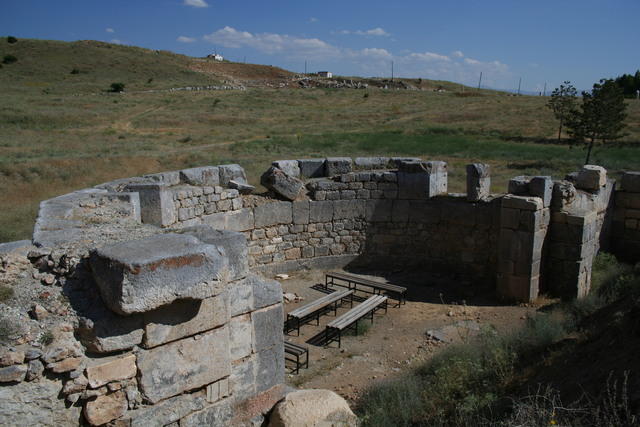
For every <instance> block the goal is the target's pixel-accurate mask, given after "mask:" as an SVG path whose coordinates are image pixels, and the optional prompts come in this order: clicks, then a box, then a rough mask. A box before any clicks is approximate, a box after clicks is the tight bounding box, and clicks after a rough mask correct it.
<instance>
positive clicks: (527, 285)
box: [496, 273, 540, 302]
mask: <svg viewBox="0 0 640 427" xmlns="http://www.w3.org/2000/svg"><path fill="white" fill-rule="evenodd" d="M539 282H540V278H539V276H535V277H521V276H514V275H510V274H505V273H498V280H497V286H496V290H497V292H498V296H499V297H501V298H504V299H506V300H510V301H519V302H533V301H535V299H536V298H537V297H538V291H539Z"/></svg>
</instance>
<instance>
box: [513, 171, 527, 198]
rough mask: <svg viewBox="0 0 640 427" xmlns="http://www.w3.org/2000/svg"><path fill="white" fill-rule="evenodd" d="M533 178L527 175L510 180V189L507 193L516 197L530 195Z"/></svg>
mask: <svg viewBox="0 0 640 427" xmlns="http://www.w3.org/2000/svg"><path fill="white" fill-rule="evenodd" d="M530 181H531V177H529V176H526V175H521V176H516V177H514V178H511V179H510V180H509V188H508V189H507V192H508V193H509V194H515V195H516V196H524V195H528V194H529V182H530Z"/></svg>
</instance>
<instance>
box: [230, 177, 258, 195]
mask: <svg viewBox="0 0 640 427" xmlns="http://www.w3.org/2000/svg"><path fill="white" fill-rule="evenodd" d="M229 188H233V189H236V190H238V191H239V192H240V194H251V193H253V192H254V191H255V189H256V187H254V186H253V185H250V184H247V183H245V182H240V181H236V180H234V179H232V180H230V181H229Z"/></svg>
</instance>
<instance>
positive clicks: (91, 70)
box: [0, 39, 640, 241]
mask: <svg viewBox="0 0 640 427" xmlns="http://www.w3.org/2000/svg"><path fill="white" fill-rule="evenodd" d="M8 53H11V54H13V55H15V56H16V57H17V58H18V61H17V62H15V63H13V64H8V65H3V67H2V68H0V92H1V93H2V94H3V97H2V101H3V102H2V103H0V185H1V186H2V188H3V199H2V200H3V202H2V206H1V207H2V209H0V241H7V240H15V239H19V238H29V237H30V234H31V230H32V226H33V221H34V218H35V215H36V213H37V207H38V203H39V202H40V201H41V200H43V199H47V198H50V197H53V196H56V195H59V194H63V193H65V192H69V191H72V190H74V189H78V188H83V187H87V186H91V185H95V184H97V183H100V182H104V181H107V180H110V179H115V178H120V177H127V176H135V175H139V174H143V173H152V172H157V171H162V170H169V169H173V168H181V167H188V166H195V165H203V164H217V163H221V162H238V163H240V164H241V165H243V166H244V167H245V168H246V169H247V171H248V173H249V176H250V179H251V180H252V181H253V182H254V183H256V182H257V181H258V177H259V174H260V173H261V172H262V171H264V170H266V168H267V167H268V165H269V163H270V162H271V160H274V159H275V158H297V157H302V156H327V155H353V156H355V155H360V154H364V155H376V154H377V155H394V154H398V155H408V154H410V155H419V156H423V157H424V158H427V159H429V158H430V159H434V158H437V159H442V160H447V161H449V165H450V189H451V191H464V165H465V163H467V162H469V161H485V162H488V163H491V164H492V166H493V171H492V179H493V190H494V191H496V192H499V191H502V190H503V189H504V188H505V186H506V181H507V180H508V178H509V177H512V176H515V175H518V174H523V173H534V174H540V173H544V174H553V175H555V176H559V177H561V176H562V175H563V174H564V173H566V172H568V171H572V170H575V169H576V168H577V167H579V166H580V165H581V162H582V160H583V158H584V154H585V152H584V150H583V149H581V148H579V147H574V148H572V147H570V146H569V145H566V144H556V143H555V134H556V132H557V128H556V122H555V120H554V119H553V117H552V115H551V113H550V112H549V111H548V110H547V109H546V108H545V107H544V105H545V103H546V101H547V99H546V98H543V97H528V96H521V97H514V96H508V95H507V94H504V93H500V92H492V91H482V92H480V93H477V92H469V91H468V90H466V91H465V92H464V93H462V92H458V90H459V87H460V86H459V85H455V84H452V83H448V84H445V83H443V82H433V81H428V80H422V82H420V83H421V85H422V86H423V87H424V88H425V89H427V88H429V89H437V88H438V87H439V86H443V88H444V90H445V91H444V92H434V91H432V90H424V91H404V90H378V89H369V90H367V91H363V90H351V89H345V90H339V89H304V90H303V89H293V88H283V89H272V88H268V87H262V88H259V87H258V88H250V89H248V90H246V91H202V92H162V91H160V92H153V93H144V92H135V91H133V92H132V91H127V92H125V93H124V94H114V93H108V92H106V89H108V87H109V85H110V84H111V83H112V82H116V81H120V82H123V83H125V84H126V85H127V89H140V90H144V89H149V88H155V89H160V88H169V87H175V86H195V85H206V84H215V83H217V82H219V81H224V80H228V79H233V80H236V81H247V80H251V81H260V80H267V81H279V80H280V81H281V80H284V79H290V74H288V72H286V71H285V70H281V69H278V68H276V67H269V66H260V65H252V64H246V65H245V64H237V63H235V64H233V63H230V64H227V63H223V64H214V63H207V62H204V61H202V60H200V59H194V58H188V57H186V56H182V55H175V54H172V53H168V52H160V53H156V52H155V51H150V50H147V49H141V48H136V47H126V46H118V45H108V44H105V43H101V42H72V43H66V42H53V41H39V40H19V41H18V43H16V44H8V43H6V39H0V54H1V56H4V55H5V54H8ZM74 68H76V69H78V70H80V71H81V72H80V73H79V74H70V73H71V71H72V70H73V69H74ZM194 70H196V71H194ZM150 78H153V80H152V81H151V83H147V82H148V80H149V79H150ZM412 84H417V81H413V83H412ZM628 124H629V128H628V131H629V135H628V136H627V137H626V138H625V139H624V143H623V144H620V145H612V146H610V147H609V148H606V149H605V148H598V149H597V150H596V152H595V154H594V159H595V160H594V162H597V163H599V164H602V165H604V166H605V167H607V168H609V169H610V170H611V171H612V172H614V173H615V172H619V171H620V170H624V169H640V149H638V148H635V145H636V143H637V142H639V141H640V102H636V101H630V102H629V119H628Z"/></svg>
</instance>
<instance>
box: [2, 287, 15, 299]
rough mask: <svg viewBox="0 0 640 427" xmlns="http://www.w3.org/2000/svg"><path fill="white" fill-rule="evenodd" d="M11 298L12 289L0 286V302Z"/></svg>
mask: <svg viewBox="0 0 640 427" xmlns="http://www.w3.org/2000/svg"><path fill="white" fill-rule="evenodd" d="M11 297H13V288H12V287H10V286H0V302H5V301H7V300H8V299H10V298H11Z"/></svg>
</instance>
